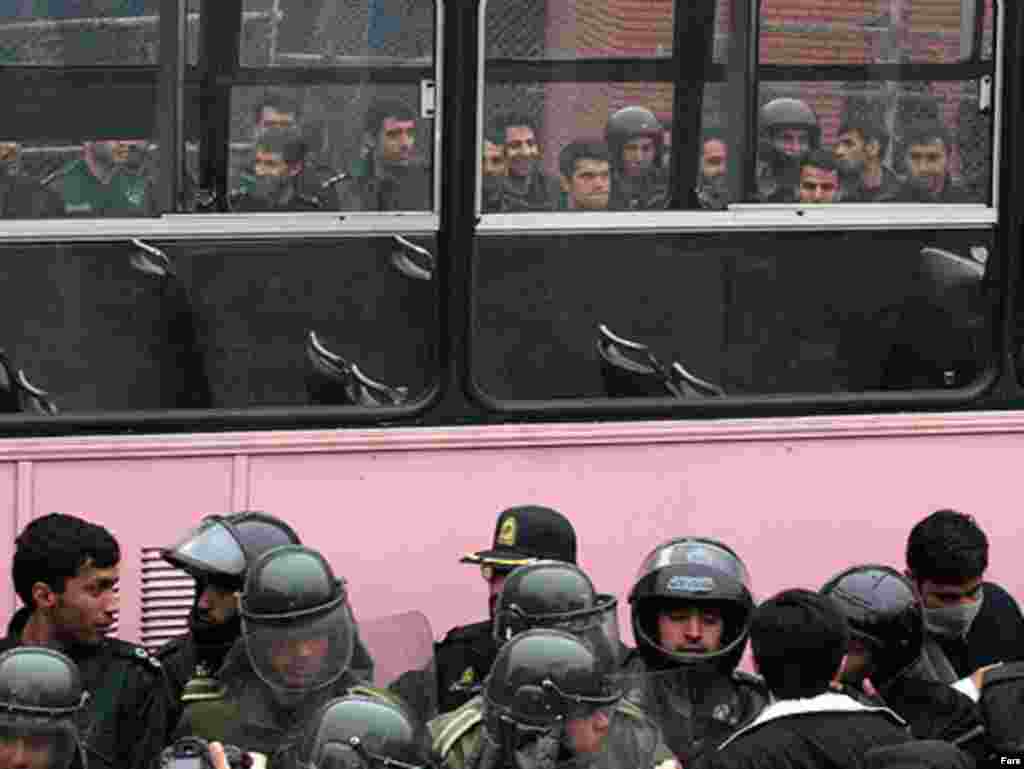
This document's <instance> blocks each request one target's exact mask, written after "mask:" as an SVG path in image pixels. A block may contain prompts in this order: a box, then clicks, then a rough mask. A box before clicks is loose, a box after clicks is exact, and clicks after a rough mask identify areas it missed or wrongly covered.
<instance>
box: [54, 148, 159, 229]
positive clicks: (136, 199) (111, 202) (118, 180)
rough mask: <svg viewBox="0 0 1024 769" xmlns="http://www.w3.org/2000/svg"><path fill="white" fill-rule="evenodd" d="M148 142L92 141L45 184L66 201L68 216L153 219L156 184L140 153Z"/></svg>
mask: <svg viewBox="0 0 1024 769" xmlns="http://www.w3.org/2000/svg"><path fill="white" fill-rule="evenodd" d="M145 146H146V145H145V142H140V141H135V140H125V139H106V140H102V141H88V142H84V143H83V145H82V157H81V158H79V159H78V160H74V161H72V162H70V163H68V164H67V165H65V166H64V167H63V168H61V169H60V170H58V171H55V172H54V173H52V174H50V175H49V176H47V177H46V178H44V179H43V180H42V185H43V187H45V188H46V189H48V190H51V191H52V192H54V193H55V194H57V195H58V196H59V197H60V198H61V200H62V208H63V211H62V213H63V214H65V215H67V216H152V215H154V214H155V213H156V208H155V200H154V196H153V189H152V183H151V181H150V180H149V179H147V178H146V173H145V163H144V162H143V161H142V159H141V158H140V152H141V151H142V148H143V147H145Z"/></svg>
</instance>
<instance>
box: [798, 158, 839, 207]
mask: <svg viewBox="0 0 1024 769" xmlns="http://www.w3.org/2000/svg"><path fill="white" fill-rule="evenodd" d="M838 192H839V174H837V173H836V172H835V171H829V170H828V169H825V168H818V167H817V166H804V167H803V168H801V169H800V202H801V203H834V202H835V201H836V193H838Z"/></svg>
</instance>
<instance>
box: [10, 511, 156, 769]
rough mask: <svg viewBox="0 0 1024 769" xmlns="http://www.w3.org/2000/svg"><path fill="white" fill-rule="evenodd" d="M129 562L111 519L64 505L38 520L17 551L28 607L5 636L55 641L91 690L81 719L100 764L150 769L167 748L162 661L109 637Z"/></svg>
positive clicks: (17, 581)
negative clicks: (108, 524) (98, 521)
mask: <svg viewBox="0 0 1024 769" xmlns="http://www.w3.org/2000/svg"><path fill="white" fill-rule="evenodd" d="M120 560H121V551H120V548H119V547H118V544H117V540H115V539H114V538H113V536H111V534H110V532H109V531H107V530H106V529H105V528H103V527H102V526H96V525H95V524H92V523H89V522H87V521H84V520H82V519H80V518H76V517H75V516H72V515H62V514H60V513H52V514H50V515H46V516H43V517H42V518H37V519H36V520H34V521H32V522H31V523H30V524H29V525H28V526H27V527H25V530H24V531H23V532H22V533H21V535H20V536H19V537H18V539H17V548H16V550H15V553H14V568H13V576H14V587H15V590H16V591H17V593H18V596H19V597H20V598H21V600H22V602H23V603H24V604H25V605H24V606H23V607H22V608H21V609H19V610H18V611H17V612H16V613H15V615H14V617H13V619H12V620H11V622H10V625H9V626H8V629H7V637H6V638H4V639H3V640H2V641H0V651H7V650H8V649H13V648H15V647H18V646H47V647H50V648H55V649H58V650H59V651H61V652H63V653H64V654H65V655H67V656H68V657H70V658H71V660H72V661H73V662H74V663H75V664H76V665H77V666H78V669H79V671H80V672H81V674H82V685H83V688H85V689H86V690H87V691H89V692H90V695H91V696H90V698H89V700H88V702H87V703H86V704H85V705H84V706H83V707H82V708H81V709H79V711H78V712H76V714H75V717H74V720H75V725H76V726H77V727H78V733H79V735H80V738H81V741H82V744H83V746H84V748H85V753H86V756H87V760H88V763H89V766H90V767H92V769H145V768H146V767H148V766H149V764H150V762H151V761H152V760H153V759H154V758H155V757H156V756H157V755H158V754H159V753H160V750H161V749H162V748H163V746H164V737H165V731H166V724H167V707H168V689H167V685H166V681H165V678H164V675H163V671H162V669H161V667H160V663H159V662H157V661H156V660H155V659H153V658H152V657H150V656H149V654H147V652H146V650H145V649H143V648H142V647H140V646H135V645H134V644H130V643H127V642H125V641H121V640H119V639H117V638H111V637H109V635H108V634H109V632H110V629H111V627H112V626H113V623H114V617H115V616H116V612H117V601H118V599H117V593H116V592H115V588H116V586H117V582H118V566H119V563H120Z"/></svg>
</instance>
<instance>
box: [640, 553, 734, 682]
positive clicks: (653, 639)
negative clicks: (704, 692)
mask: <svg viewBox="0 0 1024 769" xmlns="http://www.w3.org/2000/svg"><path fill="white" fill-rule="evenodd" d="M629 603H630V617H631V619H632V624H633V635H634V636H635V637H636V642H637V646H638V647H639V648H640V650H641V652H642V653H643V654H644V656H645V657H646V658H648V659H649V660H650V661H651V662H652V663H654V664H659V665H668V666H677V665H691V666H693V665H700V666H713V667H714V668H715V669H718V670H720V671H723V672H731V671H733V670H734V669H735V668H736V666H737V665H738V664H739V661H740V657H741V656H743V649H744V648H745V647H746V644H747V638H748V636H749V635H750V620H751V617H752V615H753V612H754V598H753V595H752V594H751V590H750V576H749V575H748V574H747V567H746V566H744V565H743V561H741V560H740V558H739V556H738V555H736V553H735V552H733V550H732V549H730V548H729V547H728V546H726V545H724V544H722V543H721V542H718V541H717V540H714V539H704V538H700V537H680V538H677V539H673V540H670V541H669V542H666V543H665V544H663V545H659V546H658V547H656V548H654V550H652V551H651V552H650V553H648V555H647V557H646V558H644V560H643V563H641V565H640V569H639V571H638V572H637V576H636V581H635V582H634V583H633V589H632V590H631V591H630V593H629ZM681 605H688V606H689V605H696V606H714V607H717V608H719V609H720V610H721V611H722V618H723V621H724V625H725V627H724V629H723V633H722V641H721V645H720V647H719V649H718V650H716V651H708V652H686V651H677V650H673V649H669V648H667V647H664V646H662V645H661V644H660V642H659V637H658V615H659V613H661V612H663V611H670V610H672V609H673V608H676V607H679V606H681Z"/></svg>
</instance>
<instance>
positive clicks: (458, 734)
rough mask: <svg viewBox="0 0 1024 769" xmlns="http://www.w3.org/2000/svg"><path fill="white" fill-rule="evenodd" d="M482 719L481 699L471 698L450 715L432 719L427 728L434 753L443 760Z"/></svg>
mask: <svg viewBox="0 0 1024 769" xmlns="http://www.w3.org/2000/svg"><path fill="white" fill-rule="evenodd" d="M483 719H484V705H483V698H482V697H480V696H476V697H473V699H471V700H469V701H468V702H466V703H465V704H463V705H462V706H460V707H458V708H456V709H455V710H453V711H451V712H450V713H445V714H444V715H442V716H438V717H437V718H435V719H433V720H432V721H431V722H430V723H429V724H427V727H428V728H429V729H430V738H431V741H432V742H433V745H434V751H435V752H436V753H437V754H438V755H439V756H440V757H441V758H442V759H443V758H444V757H445V756H446V755H447V754H448V753H449V752H450V751H451V750H452V748H453V747H455V745H456V744H457V743H458V742H459V740H461V739H463V738H464V737H465V736H466V735H467V734H468V733H469V732H471V731H472V730H474V729H477V728H479V727H480V725H481V724H482V723H483Z"/></svg>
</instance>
